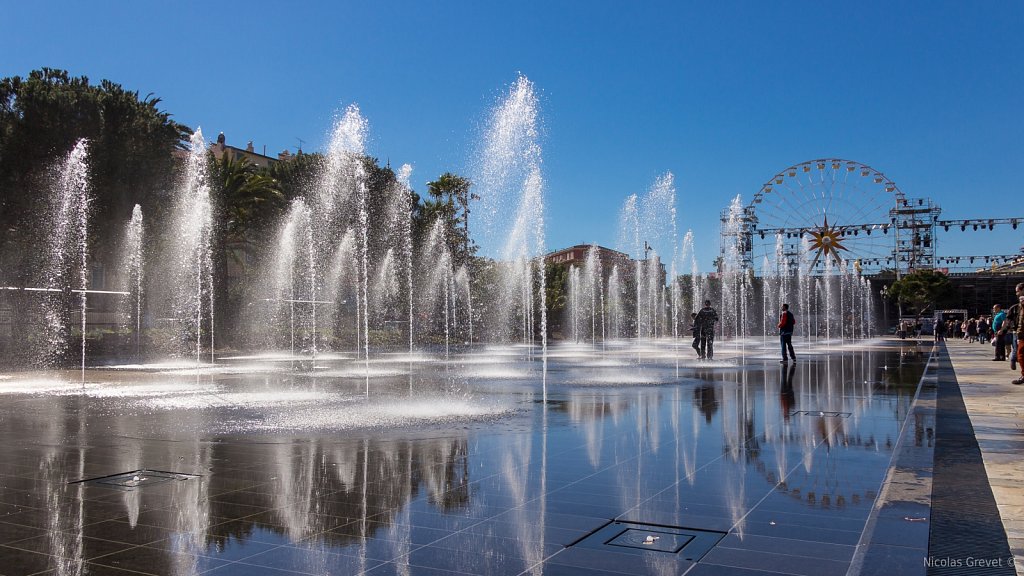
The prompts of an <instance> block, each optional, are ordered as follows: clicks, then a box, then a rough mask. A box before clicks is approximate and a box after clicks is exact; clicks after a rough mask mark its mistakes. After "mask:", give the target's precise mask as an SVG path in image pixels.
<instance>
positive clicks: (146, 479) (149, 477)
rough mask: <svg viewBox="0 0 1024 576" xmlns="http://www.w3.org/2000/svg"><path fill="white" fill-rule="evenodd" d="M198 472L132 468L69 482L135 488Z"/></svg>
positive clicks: (188, 476)
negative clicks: (186, 472) (126, 470)
mask: <svg viewBox="0 0 1024 576" xmlns="http://www.w3.org/2000/svg"><path fill="white" fill-rule="evenodd" d="M198 477H199V475H198V474H181V473H178V472H165V471H163V470H147V469H143V470H132V471H131V472H122V473H120V474H111V475H110V476H100V477H99V478H88V479H86V480H78V481H75V482H68V484H83V483H84V484H95V485H98V486H106V487H108V488H119V489H123V490H134V489H136V488H140V487H142V486H152V485H154V484H162V483H164V482H169V481H171V480H189V479H191V478H198Z"/></svg>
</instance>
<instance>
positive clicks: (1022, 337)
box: [1013, 282, 1024, 385]
mask: <svg viewBox="0 0 1024 576" xmlns="http://www.w3.org/2000/svg"><path fill="white" fill-rule="evenodd" d="M1015 290H1016V292H1017V301H1018V302H1019V303H1020V306H1021V310H1024V282H1021V283H1020V284H1017V287H1016V289H1015ZM1021 316H1024V314H1022V313H1018V316H1017V331H1016V334H1017V349H1016V350H1014V354H1016V355H1017V366H1018V367H1019V368H1020V378H1017V379H1016V380H1014V381H1013V383H1014V384H1017V385H1021V384H1024V318H1021Z"/></svg>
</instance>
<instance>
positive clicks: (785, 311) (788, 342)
mask: <svg viewBox="0 0 1024 576" xmlns="http://www.w3.org/2000/svg"><path fill="white" fill-rule="evenodd" d="M794 326H796V318H795V317H794V316H793V313H792V312H790V311H789V304H783V305H782V313H781V314H779V341H780V342H781V343H782V363H783V364H786V363H788V362H789V360H788V359H787V358H786V349H787V348H788V349H789V357H790V358H792V359H793V361H794V362H796V352H794V351H793V327H794Z"/></svg>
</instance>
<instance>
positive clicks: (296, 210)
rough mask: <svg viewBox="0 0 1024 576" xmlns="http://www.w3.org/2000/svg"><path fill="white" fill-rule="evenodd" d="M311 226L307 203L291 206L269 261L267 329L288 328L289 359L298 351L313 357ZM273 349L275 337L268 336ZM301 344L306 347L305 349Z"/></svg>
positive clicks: (296, 201) (314, 268)
mask: <svg viewBox="0 0 1024 576" xmlns="http://www.w3.org/2000/svg"><path fill="white" fill-rule="evenodd" d="M314 256H315V254H314V246H313V225H312V222H311V215H310V213H309V208H308V206H307V205H306V202H305V201H304V200H302V199H301V198H299V199H296V200H294V201H293V202H292V204H291V207H289V209H288V213H287V215H286V216H285V219H284V222H283V224H282V225H281V230H280V232H279V233H278V238H277V243H276V246H275V254H274V257H273V260H272V266H271V275H270V277H269V280H270V282H271V283H272V286H271V287H270V290H269V293H270V298H268V299H267V300H268V301H269V303H270V306H269V308H270V309H271V310H272V311H273V312H272V314H271V321H270V322H267V325H268V326H270V327H271V329H273V327H277V326H281V325H282V324H285V325H287V327H288V331H287V337H288V347H289V349H290V351H291V354H292V356H294V355H295V354H296V352H297V351H301V350H306V351H309V352H310V353H312V354H314V355H315V353H316V303H317V296H316V266H315V260H314ZM271 338H272V342H273V345H274V347H278V345H279V342H278V341H277V335H276V334H271ZM303 341H308V342H309V345H308V346H304V345H303Z"/></svg>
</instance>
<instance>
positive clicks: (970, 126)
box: [0, 0, 1024, 270]
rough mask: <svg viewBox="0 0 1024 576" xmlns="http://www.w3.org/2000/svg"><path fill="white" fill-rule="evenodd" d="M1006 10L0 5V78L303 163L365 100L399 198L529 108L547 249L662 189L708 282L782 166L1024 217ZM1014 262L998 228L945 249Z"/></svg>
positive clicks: (613, 224)
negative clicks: (490, 129)
mask: <svg viewBox="0 0 1024 576" xmlns="http://www.w3.org/2000/svg"><path fill="white" fill-rule="evenodd" d="M1021 30H1024V3H1021V2H891V1H883V2H873V1H871V2H845V3H824V2H755V1H753V0H750V1H746V2H728V1H722V2H625V1H623V2H611V1H603V0H590V1H579V2H552V1H545V2H534V1H523V0H520V1H517V2H514V3H498V2H479V1H472V2H430V1H407V2H391V1H380V0H378V1H374V2H345V1H334V2H319V1H308V2H301V3H300V2H296V3H288V2H110V1H97V2H27V1H11V0H0V38H3V45H4V50H3V56H2V57H0V75H2V76H12V75H26V74H27V73H28V72H29V71H31V70H33V69H36V68H40V67H44V66H47V67H55V68H64V69H67V70H68V71H70V72H71V73H72V74H74V75H86V76H88V77H89V78H90V79H92V80H93V81H96V82H98V81H99V80H100V79H104V78H106V79H110V80H112V81H115V82H118V83H120V84H122V85H123V86H125V87H126V88H128V89H131V90H137V91H139V92H140V93H142V94H147V93H153V94H155V95H157V96H159V97H160V98H162V99H163V106H164V109H165V110H167V111H169V112H171V113H173V114H174V116H175V117H176V119H177V120H179V121H180V122H183V123H185V124H187V125H189V126H191V127H200V126H201V127H202V128H203V131H204V133H205V134H206V135H207V137H208V138H212V136H214V135H216V134H217V133H218V132H221V131H223V132H224V133H225V134H226V135H227V138H228V143H229V144H234V145H237V146H244V145H245V143H246V142H247V141H248V140H252V141H254V143H255V144H256V146H257V149H258V150H259V149H262V147H263V146H264V145H265V146H266V148H267V151H268V153H271V154H276V153H277V152H279V151H281V150H284V149H286V148H287V149H291V150H293V151H294V149H295V148H296V147H297V145H298V138H301V139H303V140H304V141H305V145H304V148H305V149H306V150H307V151H312V150H317V149H319V148H320V147H321V145H322V144H323V142H324V140H325V135H326V133H327V131H328V130H329V128H330V125H331V120H332V117H333V116H334V114H335V113H336V112H337V111H339V110H342V109H343V108H344V107H345V106H347V105H348V104H350V103H357V104H358V105H359V106H360V108H361V109H362V112H363V115H364V116H365V117H366V118H367V119H368V120H369V122H370V134H371V136H370V138H371V141H370V144H369V152H370V153H371V154H373V155H375V156H377V157H379V158H380V159H381V160H382V161H384V160H390V161H391V163H392V164H393V165H398V164H402V163H410V164H412V165H413V166H414V168H415V171H414V173H413V178H412V182H413V184H414V187H415V188H416V189H417V190H418V191H420V192H423V191H424V188H425V187H424V186H423V184H424V183H425V182H427V181H428V180H431V179H433V178H434V177H436V176H437V175H439V174H440V173H441V172H444V171H446V170H451V171H455V172H461V173H467V172H468V171H469V166H468V164H469V161H470V158H471V153H472V151H473V149H474V147H475V146H476V143H477V141H478V139H479V131H480V126H481V124H482V123H483V122H484V120H485V118H486V115H487V111H488V110H489V109H490V108H491V107H492V106H493V105H494V103H495V101H496V100H497V99H498V98H499V97H500V95H501V94H503V93H504V92H505V91H506V90H507V87H508V86H509V85H510V84H511V83H512V82H514V81H515V79H516V76H517V74H518V73H522V74H525V75H526V76H527V77H529V78H530V79H531V80H532V81H533V82H534V83H535V85H536V87H537V88H538V90H539V92H540V100H541V108H542V109H541V116H542V118H543V123H544V140H543V146H544V174H545V178H546V182H547V187H546V192H545V194H546V202H547V244H548V246H549V247H550V248H559V247H562V246H566V245H570V244H577V243H589V242H598V243H602V244H605V245H613V244H614V243H615V239H616V228H617V220H618V211H619V208H620V206H621V204H622V201H623V199H624V198H625V197H626V196H627V195H629V194H631V193H634V192H638V193H642V192H644V191H645V190H646V189H647V188H648V187H649V186H650V185H651V184H652V182H653V181H654V179H655V178H656V177H657V176H658V175H659V174H662V173H664V172H665V171H672V172H673V173H674V174H675V176H676V187H677V189H678V206H679V214H680V216H679V220H680V227H681V233H682V232H683V231H685V230H686V229H687V228H692V229H693V230H694V233H695V234H696V236H697V245H698V254H699V256H700V265H701V268H702V269H703V270H708V269H709V268H710V263H711V260H712V259H713V258H714V256H715V255H716V254H717V249H718V248H717V247H718V214H719V212H720V211H721V210H722V209H723V208H725V207H726V206H727V205H728V203H729V201H730V199H731V198H732V197H734V196H735V195H737V194H741V195H743V197H744V199H745V200H748V199H749V198H750V197H751V195H753V194H754V193H755V192H756V191H757V190H758V189H759V188H760V186H761V185H762V184H763V183H764V182H765V181H767V180H768V179H769V178H771V177H772V176H773V175H774V174H776V173H777V172H779V171H780V170H782V169H784V168H785V167H787V166H790V165H793V164H797V163H800V162H803V161H806V160H811V159H815V158H821V157H838V158H844V159H850V160H855V161H859V162H862V163H864V164H868V165H870V166H872V167H874V168H876V169H878V170H881V171H882V172H884V173H885V174H886V175H887V176H888V177H889V178H891V179H892V180H894V181H895V182H896V183H897V184H898V185H899V186H900V188H901V189H902V190H903V191H904V193H906V194H907V195H908V196H912V197H917V196H930V197H931V198H933V199H934V200H935V201H936V202H938V204H939V205H941V206H942V208H943V218H969V217H993V216H1024V187H1022V186H1021V185H1020V179H1021V173H1022V167H1024V140H1022V136H1024V116H1022V114H1021V106H1022V104H1024V34H1022V33H1021ZM940 242H941V244H940V246H941V247H942V249H941V254H944V255H954V254H982V253H992V254H1007V253H1014V252H1017V251H1018V250H1019V249H1020V248H1021V245H1022V244H1024V227H1022V228H1020V229H1018V230H1017V231H1013V232H1011V231H1010V230H1009V228H1006V229H1005V231H1003V232H1000V231H998V230H997V231H996V232H985V233H984V234H982V233H981V232H977V233H973V234H972V233H970V232H968V233H961V232H959V231H957V232H955V233H954V232H949V233H945V234H943V235H941V236H940Z"/></svg>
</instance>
